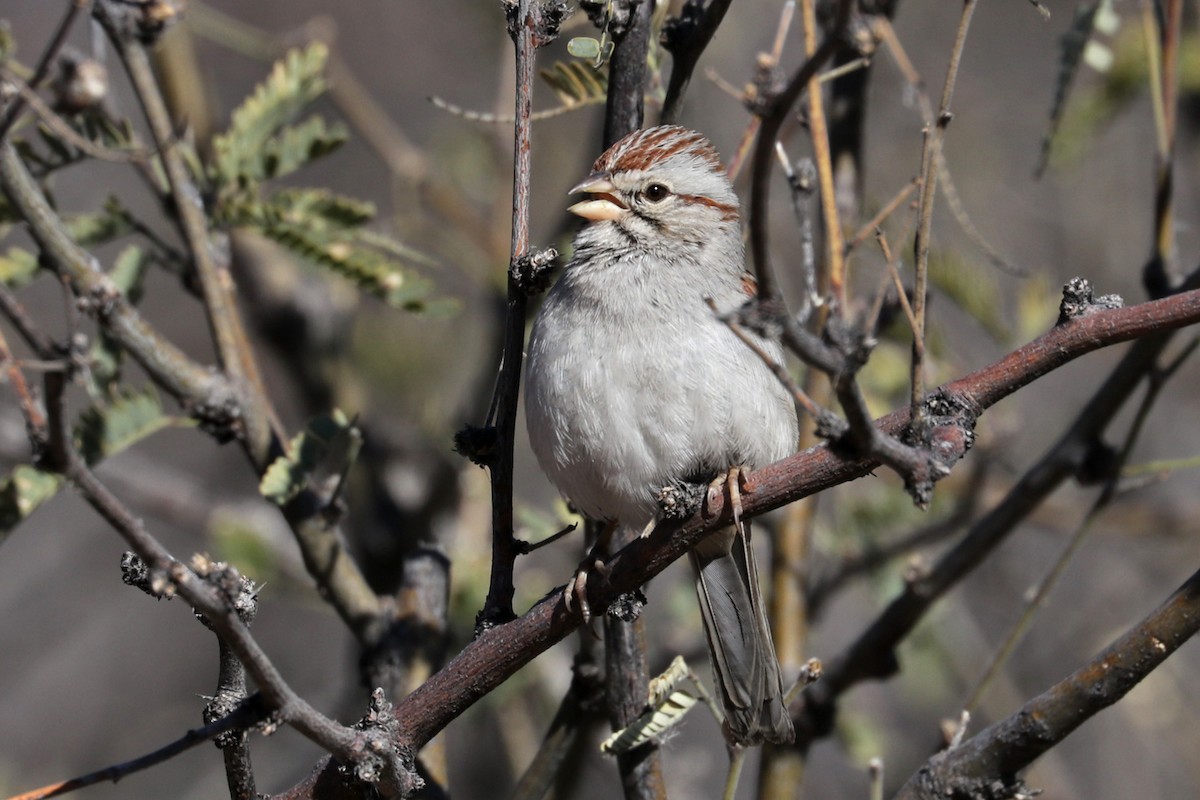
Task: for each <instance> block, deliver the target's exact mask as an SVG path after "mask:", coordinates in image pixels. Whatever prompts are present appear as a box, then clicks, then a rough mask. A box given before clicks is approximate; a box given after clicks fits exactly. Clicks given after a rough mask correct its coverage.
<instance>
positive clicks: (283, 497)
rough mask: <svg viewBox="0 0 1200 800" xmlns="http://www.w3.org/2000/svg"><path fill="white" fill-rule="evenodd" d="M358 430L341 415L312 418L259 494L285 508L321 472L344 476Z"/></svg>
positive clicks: (264, 479)
mask: <svg viewBox="0 0 1200 800" xmlns="http://www.w3.org/2000/svg"><path fill="white" fill-rule="evenodd" d="M356 436H357V429H356V428H355V427H354V424H353V422H351V421H350V420H349V419H347V418H346V415H345V414H343V413H342V412H341V411H339V410H337V409H334V410H333V411H332V412H330V413H328V414H321V415H320V416H317V417H313V418H312V419H310V420H309V421H308V424H307V425H305V427H304V430H303V431H301V432H300V433H298V434H296V435H295V436H294V437H293V438H292V441H291V442H289V443H288V449H287V452H286V453H284V454H283V455H281V456H280V457H279V458H277V459H275V461H274V463H272V464H271V466H270V467H268V468H267V471H266V472H264V473H263V477H262V481H261V482H260V483H259V486H258V490H259V492H260V493H261V494H262V495H263V497H265V498H267V499H268V500H271V501H272V502H274V503H277V504H279V505H284V504H285V503H287V502H288V501H289V500H291V499H292V498H293V497H295V496H296V495H298V494H300V492H302V491H303V490H304V489H305V487H307V486H308V483H309V480H310V479H311V478H313V477H314V476H315V475H316V474H317V472H318V470H320V472H322V473H334V474H342V473H344V471H345V470H346V469H347V468H348V467H349V463H348V462H349V461H350V460H351V458H352V455H353V453H354V452H355V448H353V442H354V439H355V437H356Z"/></svg>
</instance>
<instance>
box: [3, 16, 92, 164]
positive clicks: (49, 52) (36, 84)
mask: <svg viewBox="0 0 1200 800" xmlns="http://www.w3.org/2000/svg"><path fill="white" fill-rule="evenodd" d="M91 4H92V3H91V0H71V4H70V5H69V6H68V7H67V12H66V13H65V14H63V18H62V20H61V21H60V22H59V23H58V27H57V28H56V29H55V31H54V36H53V37H51V39H50V44H48V45H47V46H46V49H45V50H43V51H42V57H41V58H39V59H38V65H37V67H35V68H34V70H33V77H32V78H30V79H29V88H30V90H32V91H35V92H36V91H37V90H38V89H39V88H40V87H41V85H42V82H43V81H44V80H46V76H48V75H49V74H50V65H51V64H52V63H53V62H54V59H55V58H57V57H58V54H59V52H60V51H61V50H62V47H63V44H64V43H65V42H66V41H67V35H68V34H69V33H70V32H71V26H72V25H73V24H74V23H75V17H77V16H79V12H80V11H83V10H84V9H85V8H87V7H88V6H90V5H91ZM27 99H28V98H27V97H24V96H19V97H17V99H16V100H14V101H13V102H12V105H10V106H9V107H8V113H6V114H5V115H4V119H3V120H2V121H0V141H2V140H3V139H4V138H5V137H6V136H8V132H9V131H10V130H12V126H13V125H14V124H15V123H16V121H17V117H19V116H20V115H21V110H22V109H23V108H24V107H25V102H26V101H27Z"/></svg>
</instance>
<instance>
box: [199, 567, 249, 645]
mask: <svg viewBox="0 0 1200 800" xmlns="http://www.w3.org/2000/svg"><path fill="white" fill-rule="evenodd" d="M191 567H192V572H194V573H196V575H198V576H199V577H200V578H201V579H202V580H204V582H205V583H208V584H209V585H211V586H212V587H214V588H215V589H216V590H217V591H218V592H220V593H221V596H222V597H223V598H224V599H225V602H226V603H227V604H228V606H229V609H230V610H231V611H233V612H234V613H235V614H237V615H238V618H239V619H240V620H241V621H242V622H244V623H245V624H246V625H249V624H250V623H251V622H253V621H254V617H255V615H256V614H258V591H259V587H258V585H257V584H255V583H254V581H252V580H250V579H249V578H247V577H246V576H245V575H243V574H242V573H241V572H239V571H238V569H237V567H235V566H233V565H232V564H228V563H226V562H224V561H213V560H212V559H211V558H209V557H208V556H207V555H205V554H203V553H197V554H196V555H194V556H192V564H191ZM196 616H197V618H198V619H199V620H200V621H201V622H203V623H204V625H205V626H206V627H211V625H210V624H209V622H208V620H207V619H206V618H205V617H204V616H203V615H201V614H200V613H199V612H197V613H196Z"/></svg>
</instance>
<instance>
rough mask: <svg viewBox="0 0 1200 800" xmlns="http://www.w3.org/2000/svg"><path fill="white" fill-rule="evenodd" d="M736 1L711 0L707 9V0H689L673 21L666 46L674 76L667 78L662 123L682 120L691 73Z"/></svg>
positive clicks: (666, 35) (666, 38)
mask: <svg viewBox="0 0 1200 800" xmlns="http://www.w3.org/2000/svg"><path fill="white" fill-rule="evenodd" d="M732 2H733V0H711V2H709V4H708V8H704V0H687V2H686V3H684V5H683V8H682V9H681V10H680V12H679V17H678V18H676V19H673V20H671V22H670V23H669V25H668V27H667V29H666V30H665V31H664V32H663V36H664V40H663V46H664V47H665V48H666V50H667V52H669V53H670V54H671V57H672V59H673V62H672V65H671V77H670V78H669V79H668V81H667V95H666V98H665V99H664V100H663V108H662V115H661V117H660V120H661V122H662V123H663V124H674V123H676V122H678V121H679V112H680V110H681V109H682V108H683V96H684V94H685V93H686V92H687V88H688V84H689V83H691V80H692V73H694V72H695V71H696V64H697V63H698V62H699V61H700V55H701V54H702V53H703V52H704V49H705V48H706V47H708V43H709V42H711V41H712V37H713V34H715V33H716V32H717V28H719V27H720V26H721V20H723V19H725V12H726V11H728V10H729V6H730V5H731V4H732Z"/></svg>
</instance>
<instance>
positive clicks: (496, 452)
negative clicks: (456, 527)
mask: <svg viewBox="0 0 1200 800" xmlns="http://www.w3.org/2000/svg"><path fill="white" fill-rule="evenodd" d="M504 8H505V13H506V15H507V17H508V32H509V35H510V36H512V39H513V45H514V47H515V50H516V59H517V77H516V81H517V100H516V109H515V112H516V113H515V114H514V116H515V118H516V119H515V122H514V125H513V211H512V244H511V248H510V250H509V271H508V295H507V308H506V316H505V321H504V350H503V353H502V354H501V356H500V376H499V378H498V379H497V381H496V393H495V395H494V396H493V397H492V405H491V409H490V410H489V412H488V425H490V426H494V431H495V442H494V448H493V450H492V452H491V454H490V456H489V459H488V466H489V467H490V468H491V473H492V575H491V581H490V584H489V586H488V596H487V602H486V603H485V604H484V607H483V611H481V612H480V615H479V620H478V624H479V625H480V626H486V625H492V624H496V623H499V622H505V621H507V620H510V619H512V618H513V606H512V601H513V592H514V588H513V564H514V562H515V561H516V558H517V548H516V543H515V541H514V539H513V499H512V494H513V437H514V434H515V431H516V425H517V394H518V392H519V391H520V388H521V357H522V351H523V349H524V346H525V307H526V305H527V303H526V299H527V298H526V288H525V287H524V286H523V285H522V284H521V282H520V280H519V276H520V274H521V269H520V268H519V265H520V264H521V262H522V261H525V260H527V259H528V258H529V198H530V184H529V180H530V172H531V166H532V151H531V146H530V133H531V120H530V115H531V114H532V113H533V62H534V54H535V51H536V50H537V48H538V47H541V46H542V45H544V44H547V43H549V42H550V41H551V40H553V39H554V37H555V36H556V35H557V33H558V24H559V23H560V22H561V21H562V19H563V17H564V15H565V6H564V4H563V3H562V2H561V0H548V2H545V3H542V2H535V0H506V2H505V5H504Z"/></svg>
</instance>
